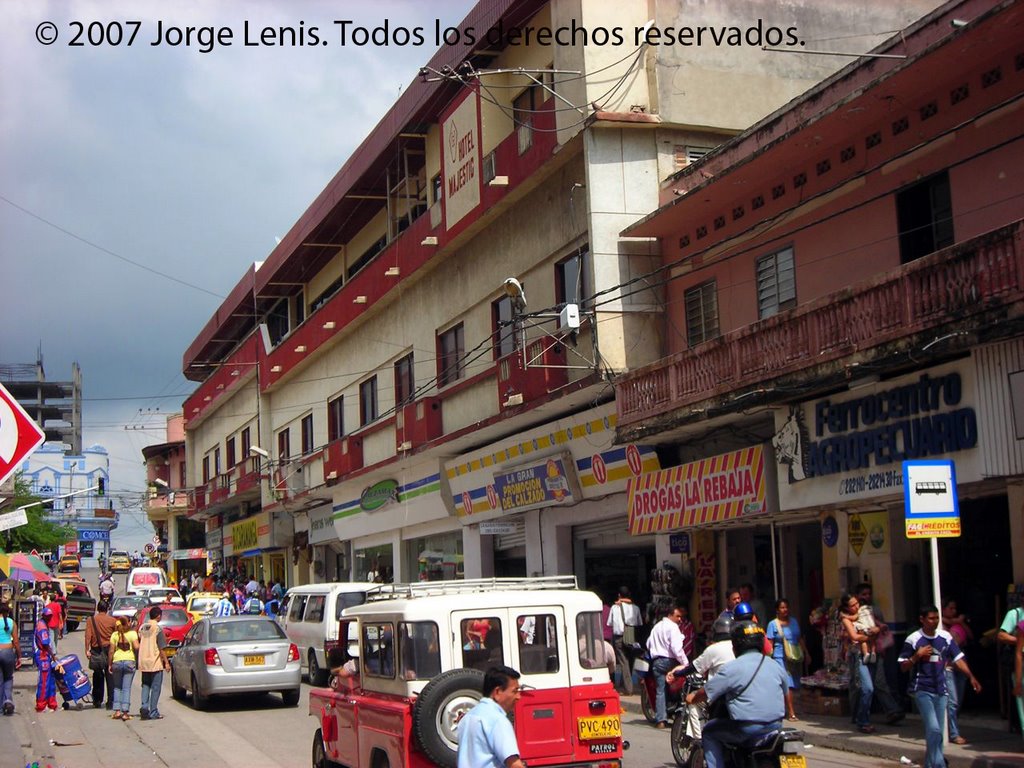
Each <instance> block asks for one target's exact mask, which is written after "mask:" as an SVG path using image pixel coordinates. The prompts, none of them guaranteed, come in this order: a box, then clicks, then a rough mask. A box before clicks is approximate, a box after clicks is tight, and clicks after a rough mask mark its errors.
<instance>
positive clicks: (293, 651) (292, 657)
mask: <svg viewBox="0 0 1024 768" xmlns="http://www.w3.org/2000/svg"><path fill="white" fill-rule="evenodd" d="M298 660H299V646H297V645H296V644H295V643H292V644H291V645H289V646H288V661H298Z"/></svg>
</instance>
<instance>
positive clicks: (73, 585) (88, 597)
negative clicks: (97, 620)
mask: <svg viewBox="0 0 1024 768" xmlns="http://www.w3.org/2000/svg"><path fill="white" fill-rule="evenodd" d="M54 578H55V580H56V581H57V583H58V584H60V588H61V591H62V592H64V596H65V597H66V598H67V601H68V606H67V617H66V620H65V623H64V628H65V629H66V630H67V631H68V632H74V631H75V630H76V629H78V625H79V624H81V623H82V622H83V621H87V620H88V619H89V617H90V616H92V615H93V614H94V613H96V598H95V597H93V594H92V591H91V590H90V589H89V584H88V583H87V582H86V581H85V580H84V579H82V578H81V577H80V576H79V575H78V574H68V575H65V574H59V575H57V576H55V577H54Z"/></svg>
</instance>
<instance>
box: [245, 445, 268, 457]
mask: <svg viewBox="0 0 1024 768" xmlns="http://www.w3.org/2000/svg"><path fill="white" fill-rule="evenodd" d="M249 453H255V454H256V455H257V456H262V457H263V458H264V459H266V460H267V461H270V452H269V451H265V450H263V449H262V448H260V447H259V446H258V445H250V446H249Z"/></svg>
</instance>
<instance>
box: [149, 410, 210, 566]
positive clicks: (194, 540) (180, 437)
mask: <svg viewBox="0 0 1024 768" xmlns="http://www.w3.org/2000/svg"><path fill="white" fill-rule="evenodd" d="M142 456H143V457H144V458H145V461H146V484H147V485H148V487H149V498H148V499H147V500H146V517H147V518H148V519H149V521H150V522H151V523H152V524H153V529H154V531H155V533H156V538H158V539H159V540H160V542H161V543H160V545H158V546H156V547H155V549H156V551H157V553H158V554H159V555H160V556H161V557H162V558H165V563H166V568H167V573H168V575H169V576H170V577H171V578H172V579H173V580H174V581H175V582H177V581H178V580H179V579H180V578H182V577H183V576H184V575H185V573H186V572H188V573H199V574H200V575H202V576H205V575H206V574H207V573H208V572H209V570H210V568H211V566H216V563H210V562H208V560H207V551H206V526H205V525H204V523H203V522H202V521H197V520H193V519H192V518H191V517H189V513H190V512H194V505H193V504H192V492H191V489H189V487H188V475H187V473H186V471H185V419H184V417H183V416H182V414H180V413H176V414H174V415H172V416H168V417H167V432H166V437H165V439H164V442H162V443H156V444H154V445H147V446H146V447H145V448H143V449H142Z"/></svg>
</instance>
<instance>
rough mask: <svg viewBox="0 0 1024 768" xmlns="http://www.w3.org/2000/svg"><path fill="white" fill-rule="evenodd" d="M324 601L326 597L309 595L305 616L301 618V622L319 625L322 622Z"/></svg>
mask: <svg viewBox="0 0 1024 768" xmlns="http://www.w3.org/2000/svg"><path fill="white" fill-rule="evenodd" d="M326 601H327V596H326V595H310V597H309V602H307V603H306V614H305V616H303V617H302V620H303V621H311V622H313V623H314V624H319V623H320V622H321V621H323V620H324V605H325V603H326Z"/></svg>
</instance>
